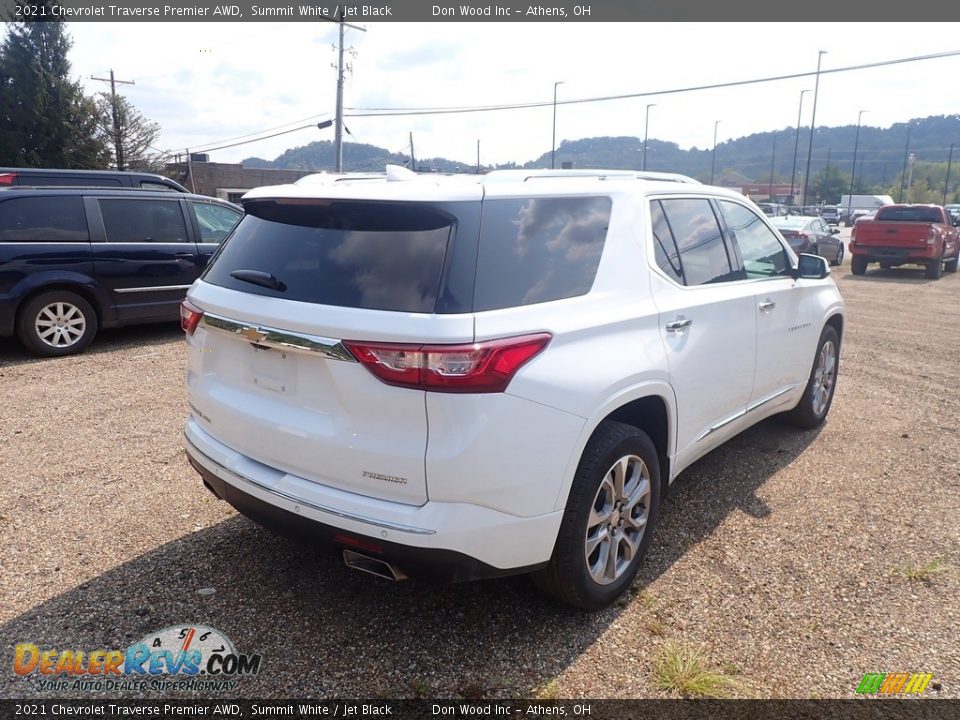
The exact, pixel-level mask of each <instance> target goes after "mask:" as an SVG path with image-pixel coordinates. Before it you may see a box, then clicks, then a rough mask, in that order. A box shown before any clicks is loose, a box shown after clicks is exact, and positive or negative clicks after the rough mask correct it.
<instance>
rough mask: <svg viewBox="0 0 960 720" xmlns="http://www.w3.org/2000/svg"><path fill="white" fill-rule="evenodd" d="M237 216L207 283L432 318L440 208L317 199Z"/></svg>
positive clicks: (450, 228)
mask: <svg viewBox="0 0 960 720" xmlns="http://www.w3.org/2000/svg"><path fill="white" fill-rule="evenodd" d="M245 209H246V211H247V213H246V215H244V217H243V219H242V220H241V221H240V224H239V225H238V226H237V228H236V230H235V231H234V232H233V234H232V235H231V236H230V237H229V238H228V239H227V241H226V242H225V243H224V244H223V245H222V246H221V250H220V253H219V254H218V255H217V256H216V258H215V259H214V261H213V262H212V263H211V265H209V266H208V268H207V271H206V272H205V274H204V276H203V278H204V280H206V281H207V282H210V283H213V284H214V285H220V286H222V287H227V288H231V289H233V290H239V291H242V292H247V293H255V294H259V295H268V296H270V297H282V298H286V299H288V300H298V301H302V302H310V303H319V304H323V305H339V306H343V307H355V308H365V309H370V310H392V311H398V312H421V313H429V312H433V311H434V308H435V306H436V304H437V295H438V292H439V287H440V278H441V273H442V271H443V267H444V258H445V255H446V252H447V246H448V244H449V242H450V239H451V236H452V235H453V234H454V231H455V229H456V225H457V221H456V218H455V217H454V215H452V214H450V213H448V212H445V211H444V210H443V209H441V208H437V207H433V206H431V205H427V204H410V203H389V202H357V201H349V202H338V201H322V200H321V201H314V200H310V201H306V202H304V201H300V200H271V201H255V202H250V203H247V205H246V208H245ZM242 271H247V272H242ZM250 271H253V274H251V272H250ZM251 277H254V278H260V279H261V282H260V283H258V282H250V280H249V278H251ZM242 278H246V279H242ZM263 278H266V279H267V282H266V284H262V283H263ZM271 278H272V279H271Z"/></svg>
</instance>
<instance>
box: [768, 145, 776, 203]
mask: <svg viewBox="0 0 960 720" xmlns="http://www.w3.org/2000/svg"><path fill="white" fill-rule="evenodd" d="M776 158H777V134H776V133H774V134H773V152H771V153H770V190H769V191H768V192H767V195H768V196H769V197H770V202H773V163H774V161H775V160H776Z"/></svg>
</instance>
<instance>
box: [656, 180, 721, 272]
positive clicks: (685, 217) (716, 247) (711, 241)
mask: <svg viewBox="0 0 960 720" xmlns="http://www.w3.org/2000/svg"><path fill="white" fill-rule="evenodd" d="M660 202H661V205H662V206H663V212H664V215H665V216H666V219H667V223H668V225H669V226H670V230H671V232H672V233H673V237H674V239H675V240H676V242H677V249H678V250H679V251H680V262H681V263H682V264H683V275H684V280H685V281H686V284H687V285H705V284H707V283H715V282H725V281H727V280H734V279H736V277H735V276H734V274H733V273H732V272H731V269H730V260H729V259H728V258H727V250H726V246H725V244H724V242H723V235H722V234H721V232H720V226H719V225H718V224H717V218H716V216H715V215H714V214H713V208H712V207H711V206H710V201H709V200H705V199H700V198H685V199H670V200H661V201H660Z"/></svg>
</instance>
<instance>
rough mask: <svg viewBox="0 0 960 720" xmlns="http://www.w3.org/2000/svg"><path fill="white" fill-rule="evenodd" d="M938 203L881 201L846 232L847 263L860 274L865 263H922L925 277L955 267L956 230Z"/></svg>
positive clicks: (959, 234)
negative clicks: (882, 203) (871, 213)
mask: <svg viewBox="0 0 960 720" xmlns="http://www.w3.org/2000/svg"><path fill="white" fill-rule="evenodd" d="M957 225H960V221H954V219H953V218H952V217H951V216H950V214H949V213H948V212H947V211H946V210H945V209H944V208H943V207H942V206H940V205H885V206H883V207H882V208H880V209H879V210H877V214H876V216H875V217H874V218H873V220H857V222H856V224H855V225H854V226H853V232H852V234H851V235H850V267H851V269H852V270H853V274H854V275H863V274H864V273H865V272H866V271H867V265H868V264H870V263H872V262H878V263H880V267H882V268H890V267H896V266H898V265H907V264H913V265H923V266H924V267H925V268H926V271H927V272H926V275H927V277H928V278H931V279H934V280H935V279H937V278H938V277H940V270H941V268H942V269H943V270H946V271H947V272H951V273H952V272H956V271H957V261H958V259H960V230H958V228H957Z"/></svg>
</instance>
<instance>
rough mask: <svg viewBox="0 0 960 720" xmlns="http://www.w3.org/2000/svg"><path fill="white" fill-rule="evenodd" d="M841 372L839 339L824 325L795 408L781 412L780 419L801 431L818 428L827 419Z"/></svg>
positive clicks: (832, 330)
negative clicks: (801, 395) (781, 416)
mask: <svg viewBox="0 0 960 720" xmlns="http://www.w3.org/2000/svg"><path fill="white" fill-rule="evenodd" d="M839 369H840V338H839V336H838V335H837V331H836V330H834V329H833V327H832V326H830V325H827V326H826V327H824V328H823V331H822V332H821V333H820V342H819V343H817V352H816V354H815V355H814V357H813V369H812V370H811V371H810V378H809V379H808V380H807V387H806V388H805V389H804V391H803V397H801V398H800V402H798V403H797V406H796V407H795V408H794V409H793V410H791V411H789V412H787V413H784V415H783V419H784V420H785V421H786V422H788V423H790V424H791V425H794V426H796V427H799V428H803V429H804V430H811V429H813V428H815V427H818V426H819V425H821V424H822V423H823V421H824V420H826V419H827V413H828V412H830V406H831V405H832V404H833V394H834V391H835V390H836V388H837V376H838V374H839V372H838V371H839Z"/></svg>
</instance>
